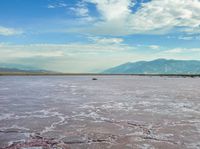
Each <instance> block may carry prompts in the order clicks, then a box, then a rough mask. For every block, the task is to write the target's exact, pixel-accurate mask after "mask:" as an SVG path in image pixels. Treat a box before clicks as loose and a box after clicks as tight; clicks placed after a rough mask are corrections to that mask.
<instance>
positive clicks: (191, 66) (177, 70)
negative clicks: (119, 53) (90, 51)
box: [103, 59, 200, 74]
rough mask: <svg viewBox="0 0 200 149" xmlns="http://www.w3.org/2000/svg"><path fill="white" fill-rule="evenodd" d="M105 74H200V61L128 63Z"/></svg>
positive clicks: (171, 60) (161, 60)
mask: <svg viewBox="0 0 200 149" xmlns="http://www.w3.org/2000/svg"><path fill="white" fill-rule="evenodd" d="M103 73H104V74H200V61H197V60H173V59H170V60H167V59H156V60H152V61H138V62H128V63H125V64H122V65H119V66H116V67H113V68H110V69H107V70H105V71H103Z"/></svg>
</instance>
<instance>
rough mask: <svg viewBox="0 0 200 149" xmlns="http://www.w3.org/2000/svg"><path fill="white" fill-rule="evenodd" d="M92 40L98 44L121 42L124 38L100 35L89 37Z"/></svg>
mask: <svg viewBox="0 0 200 149" xmlns="http://www.w3.org/2000/svg"><path fill="white" fill-rule="evenodd" d="M89 39H92V40H93V41H94V42H96V43H98V44H121V43H122V42H123V41H124V40H123V38H106V37H104V38H101V37H89Z"/></svg>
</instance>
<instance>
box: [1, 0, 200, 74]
mask: <svg viewBox="0 0 200 149" xmlns="http://www.w3.org/2000/svg"><path fill="white" fill-rule="evenodd" d="M199 43H200V1H199V0H163V1H161V0H1V1H0V63H10V64H13V63H14V64H23V65H26V66H31V67H37V68H42V69H49V70H55V71H61V72H100V71H102V70H104V69H107V68H109V67H113V66H116V65H119V64H122V63H125V62H129V61H131V62H134V61H139V60H152V59H157V58H167V59H186V60H187V59H194V60H200V44H199Z"/></svg>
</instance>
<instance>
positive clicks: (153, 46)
mask: <svg viewBox="0 0 200 149" xmlns="http://www.w3.org/2000/svg"><path fill="white" fill-rule="evenodd" d="M149 48H151V49H153V50H158V49H160V46H158V45H150V46H149Z"/></svg>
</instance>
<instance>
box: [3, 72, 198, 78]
mask: <svg viewBox="0 0 200 149" xmlns="http://www.w3.org/2000/svg"><path fill="white" fill-rule="evenodd" d="M0 76H150V77H153V76H158V77H190V78H193V77H200V74H101V73H21V72H14V73H7V72H5V73H4V72H3V73H0Z"/></svg>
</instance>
